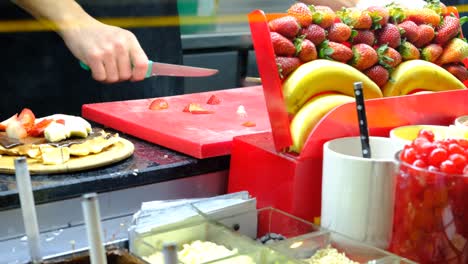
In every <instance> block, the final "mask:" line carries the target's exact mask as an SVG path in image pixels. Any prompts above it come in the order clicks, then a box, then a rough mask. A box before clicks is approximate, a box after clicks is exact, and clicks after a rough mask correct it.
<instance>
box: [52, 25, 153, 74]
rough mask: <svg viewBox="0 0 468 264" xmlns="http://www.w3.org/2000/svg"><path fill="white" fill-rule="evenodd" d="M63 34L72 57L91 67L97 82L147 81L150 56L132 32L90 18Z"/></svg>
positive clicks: (66, 29)
mask: <svg viewBox="0 0 468 264" xmlns="http://www.w3.org/2000/svg"><path fill="white" fill-rule="evenodd" d="M60 35H61V36H62V38H63V40H64V41H65V44H66V45H67V47H68V48H69V49H70V51H71V52H72V53H73V55H74V56H75V57H76V58H78V59H79V60H80V61H82V62H84V63H85V64H86V65H88V66H89V67H90V68H91V71H92V76H93V78H94V79H95V80H97V81H101V82H104V83H114V82H120V81H125V80H130V81H140V80H143V79H144V78H145V75H146V71H147V68H148V57H147V56H146V54H145V52H144V51H143V49H142V48H141V46H140V44H139V42H138V40H137V38H136V37H135V35H134V34H133V33H131V32H130V31H128V30H125V29H122V28H119V27H114V26H110V25H106V24H103V23H101V22H99V21H97V20H95V19H94V18H89V20H87V21H86V22H83V21H81V22H80V23H79V24H76V25H73V26H69V27H67V28H65V29H63V30H62V31H61V32H60Z"/></svg>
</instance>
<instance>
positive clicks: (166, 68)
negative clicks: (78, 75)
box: [80, 60, 218, 78]
mask: <svg viewBox="0 0 468 264" xmlns="http://www.w3.org/2000/svg"><path fill="white" fill-rule="evenodd" d="M80 66H81V68H83V69H85V70H87V71H89V70H90V68H89V66H88V65H86V64H85V63H83V62H82V61H80ZM217 73H218V70H216V69H209V68H200V67H193V66H185V65H178V64H170V63H162V62H154V61H151V60H148V70H147V71H146V75H145V78H150V77H153V76H172V77H207V76H211V75H214V74H217Z"/></svg>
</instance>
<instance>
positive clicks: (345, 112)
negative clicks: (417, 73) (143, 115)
mask: <svg viewBox="0 0 468 264" xmlns="http://www.w3.org/2000/svg"><path fill="white" fill-rule="evenodd" d="M282 15H284V14H265V13H263V11H261V10H256V11H253V12H251V13H250V14H249V23H250V28H251V32H252V40H253V43H254V48H255V52H256V55H257V56H256V57H257V64H258V68H259V72H260V76H261V79H262V85H263V91H264V95H265V101H266V104H267V109H268V114H269V118H270V123H271V127H272V132H271V133H259V134H252V135H245V136H239V137H235V138H234V140H233V145H232V152H231V169H230V175H229V183H228V192H237V191H241V190H247V191H249V193H250V194H251V195H252V196H254V197H256V198H257V201H258V204H259V207H265V206H272V207H275V208H278V209H281V210H283V211H286V212H288V213H291V214H293V215H295V216H298V217H301V218H304V219H306V220H309V221H313V220H314V219H315V218H316V217H319V216H320V209H321V208H320V206H321V186H322V156H323V154H322V152H323V144H324V143H325V142H327V141H328V140H332V139H335V138H339V137H348V136H359V126H358V121H357V113H356V106H355V103H347V104H344V105H341V106H338V107H337V108H335V109H333V110H332V111H330V112H329V113H328V114H327V115H326V116H324V117H323V118H322V120H321V121H320V122H319V123H318V124H317V125H316V126H315V127H314V129H313V130H312V131H311V133H310V134H309V137H308V139H307V141H306V143H305V145H304V148H303V149H302V152H301V154H300V155H295V154H292V153H287V152H286V151H284V150H285V149H286V147H287V146H290V145H291V138H290V132H289V117H288V115H287V112H286V105H285V103H284V99H283V95H282V88H281V80H280V79H279V76H278V74H276V72H277V68H276V64H275V58H274V52H273V47H272V44H271V41H270V40H269V38H270V33H269V29H268V20H271V19H273V18H275V17H278V16H282ZM366 112H367V121H368V126H369V134H370V136H388V135H389V132H390V130H391V129H393V128H395V127H398V126H403V125H410V124H432V125H449V124H451V123H452V122H453V120H454V119H455V118H456V117H457V116H460V115H466V114H468V90H456V91H445V92H437V93H427V94H414V95H406V96H399V97H386V98H379V99H370V100H366Z"/></svg>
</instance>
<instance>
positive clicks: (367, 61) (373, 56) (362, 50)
mask: <svg viewBox="0 0 468 264" xmlns="http://www.w3.org/2000/svg"><path fill="white" fill-rule="evenodd" d="M377 61H378V57H377V52H376V51H375V50H374V48H372V47H371V46H369V45H367V44H362V43H361V44H356V45H354V46H353V59H352V60H351V62H350V64H351V66H353V67H355V68H356V69H358V70H360V71H362V70H365V69H367V68H370V67H372V66H373V65H374V64H376V63H377Z"/></svg>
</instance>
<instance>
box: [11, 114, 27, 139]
mask: <svg viewBox="0 0 468 264" xmlns="http://www.w3.org/2000/svg"><path fill="white" fill-rule="evenodd" d="M6 132H7V136H8V137H9V138H16V139H21V138H25V137H27V136H28V132H27V131H26V129H25V128H24V126H23V125H22V124H21V122H20V120H19V119H13V120H11V121H10V122H8V126H7V128H6Z"/></svg>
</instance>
